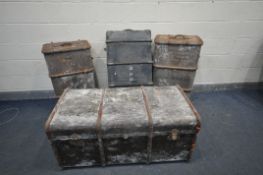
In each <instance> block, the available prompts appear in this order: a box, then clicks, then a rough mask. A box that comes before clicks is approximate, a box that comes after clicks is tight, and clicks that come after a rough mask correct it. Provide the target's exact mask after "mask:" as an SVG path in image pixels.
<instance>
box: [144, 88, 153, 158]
mask: <svg viewBox="0 0 263 175" xmlns="http://www.w3.org/2000/svg"><path fill="white" fill-rule="evenodd" d="M141 90H142V95H143V101H144V106H145V109H146V113H147V118H148V127H149V128H148V129H149V132H148V143H147V163H150V162H151V159H152V139H153V120H152V112H151V108H150V107H149V101H148V97H147V95H146V93H145V90H144V88H143V86H141Z"/></svg>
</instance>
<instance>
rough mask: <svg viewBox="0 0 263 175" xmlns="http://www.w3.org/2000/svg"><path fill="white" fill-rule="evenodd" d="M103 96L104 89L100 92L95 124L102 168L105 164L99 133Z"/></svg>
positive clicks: (100, 134)
mask: <svg viewBox="0 0 263 175" xmlns="http://www.w3.org/2000/svg"><path fill="white" fill-rule="evenodd" d="M104 94H105V89H103V91H102V96H101V101H100V104H99V109H98V118H97V122H96V130H97V137H98V145H99V151H100V160H101V165H102V166H105V164H106V160H105V153H104V147H103V141H102V131H101V119H102V114H103V99H104Z"/></svg>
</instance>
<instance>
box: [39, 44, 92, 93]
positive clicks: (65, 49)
mask: <svg viewBox="0 0 263 175" xmlns="http://www.w3.org/2000/svg"><path fill="white" fill-rule="evenodd" d="M90 47H91V46H90V44H89V43H88V41H86V40H78V41H70V42H57V43H53V42H51V43H47V44H44V45H43V47H42V53H43V54H44V56H45V60H46V63H47V67H48V71H49V76H50V78H51V81H52V84H53V87H54V91H55V93H56V95H58V96H59V95H61V94H62V92H63V91H64V89H65V88H67V87H69V88H93V87H95V77H94V75H95V73H94V66H93V62H92V57H91V55H90Z"/></svg>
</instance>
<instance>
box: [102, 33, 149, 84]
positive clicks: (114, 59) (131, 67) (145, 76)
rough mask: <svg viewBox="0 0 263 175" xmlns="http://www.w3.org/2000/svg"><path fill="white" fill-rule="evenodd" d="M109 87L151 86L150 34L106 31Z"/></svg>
mask: <svg viewBox="0 0 263 175" xmlns="http://www.w3.org/2000/svg"><path fill="white" fill-rule="evenodd" d="M106 42H107V65H108V82H109V86H110V87H115V86H132V85H149V84H152V54H151V32H150V31H149V30H142V31H139V30H124V31H107V33H106Z"/></svg>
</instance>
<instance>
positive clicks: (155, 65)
mask: <svg viewBox="0 0 263 175" xmlns="http://www.w3.org/2000/svg"><path fill="white" fill-rule="evenodd" d="M153 67H156V68H160V69H176V70H185V71H196V70H197V67H182V66H172V65H160V64H154V65H153Z"/></svg>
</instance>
